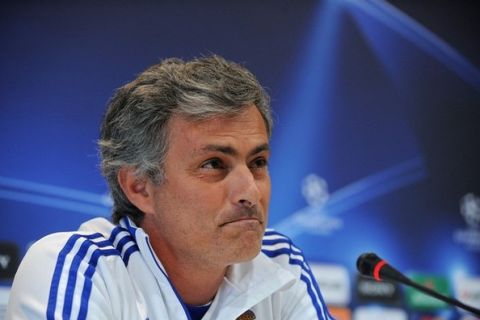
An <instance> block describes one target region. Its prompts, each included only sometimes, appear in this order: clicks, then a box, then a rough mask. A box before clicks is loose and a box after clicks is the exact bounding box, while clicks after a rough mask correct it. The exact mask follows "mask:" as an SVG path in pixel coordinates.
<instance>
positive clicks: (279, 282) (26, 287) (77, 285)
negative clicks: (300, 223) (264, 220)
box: [7, 218, 332, 320]
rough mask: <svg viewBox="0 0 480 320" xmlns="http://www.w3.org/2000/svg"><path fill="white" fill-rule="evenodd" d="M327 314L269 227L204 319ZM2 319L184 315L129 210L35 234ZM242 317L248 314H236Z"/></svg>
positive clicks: (308, 277) (289, 247) (153, 319)
mask: <svg viewBox="0 0 480 320" xmlns="http://www.w3.org/2000/svg"><path fill="white" fill-rule="evenodd" d="M248 310H250V311H251V312H253V313H254V314H255V317H256V319H259V320H261V319H275V320H277V319H295V320H298V319H302V320H306V319H332V318H331V316H330V315H329V314H328V310H327V308H326V306H325V303H324V301H323V298H322V296H321V294H320V291H319V289H318V286H317V283H316V281H315V280H314V277H313V275H312V272H311V271H310V267H309V266H308V264H307V262H306V261H305V259H304V258H303V255H302V253H301V251H300V250H299V249H297V248H296V247H295V246H294V245H293V244H292V242H291V241H290V240H289V239H288V238H286V237H285V236H283V235H280V234H278V233H276V232H275V231H273V230H268V229H267V231H266V233H265V236H264V240H263V245H262V252H261V253H260V254H259V255H258V256H257V257H255V259H253V260H252V261H249V262H245V263H239V264H235V265H232V266H231V267H230V268H229V271H228V272H227V274H226V275H225V278H224V282H223V284H222V285H221V287H220V288H219V291H218V292H217V295H216V296H215V299H214V300H213V302H212V305H211V306H210V308H209V310H208V312H207V313H206V314H205V316H204V317H203V319H222V320H223V319H225V320H229V319H232V320H234V319H237V318H238V317H239V316H241V315H242V314H243V313H245V312H250V311H248ZM7 319H29V320H32V319H95V320H101V319H115V320H120V319H124V320H135V319H141V320H146V319H149V320H157V319H190V316H189V314H188V312H187V311H186V307H185V304H184V303H183V302H182V300H181V299H180V297H179V296H178V294H177V292H176V290H175V288H174V287H173V286H172V283H171V282H170V281H169V278H168V276H167V274H166V273H165V269H164V268H163V266H162V265H161V263H160V261H159V259H158V258H157V257H156V256H155V254H154V253H153V250H152V247H151V245H150V242H149V240H148V236H147V234H146V233H145V232H144V231H143V230H142V229H141V228H137V227H136V226H135V225H134V223H133V222H132V221H131V220H129V219H128V218H124V219H123V220H122V221H121V222H120V224H119V225H113V224H112V223H110V222H109V221H107V220H106V219H103V218H96V219H92V220H90V221H87V222H86V223H84V224H83V225H82V226H81V227H80V229H79V230H78V231H77V232H69V233H55V234H52V235H49V236H47V237H45V238H43V239H41V240H39V241H38V242H36V243H35V244H34V245H33V246H32V247H31V248H30V249H29V251H28V252H27V255H26V256H25V258H24V259H23V261H22V263H21V265H20V267H19V269H18V271H17V274H16V276H15V279H14V282H13V286H12V291H11V294H10V300H9V304H8V306H7ZM243 319H249V318H248V317H245V316H244V317H243Z"/></svg>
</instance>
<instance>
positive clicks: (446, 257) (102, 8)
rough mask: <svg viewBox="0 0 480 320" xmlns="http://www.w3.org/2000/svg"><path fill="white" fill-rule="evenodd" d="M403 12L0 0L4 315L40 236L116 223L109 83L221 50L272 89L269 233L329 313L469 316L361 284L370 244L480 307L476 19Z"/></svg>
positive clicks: (347, 4) (424, 9) (375, 5)
mask: <svg viewBox="0 0 480 320" xmlns="http://www.w3.org/2000/svg"><path fill="white" fill-rule="evenodd" d="M401 3H402V1H398V3H397V4H396V3H395V2H394V3H393V4H392V3H387V2H383V1H374V0H366V1H353V0H351V1H347V0H335V1H334V0H328V1H301V2H300V1H287V0H277V1H257V2H255V1H238V2H234V3H228V4H226V3H224V2H223V1H197V2H195V1H180V2H178V3H177V2H174V1H166V2H153V1H152V2H143V3H134V2H133V1H132V2H129V1H121V2H118V1H116V2H110V1H103V2H99V3H96V2H88V1H86V2H78V3H65V2H60V1H58V2H56V1H46V2H17V1H10V2H2V5H1V10H0V39H1V47H2V49H1V50H0V70H1V73H0V81H1V85H0V108H1V109H0V110H1V116H0V132H1V134H0V146H1V154H2V155H1V158H0V213H1V220H2V223H1V224H0V241H1V242H0V278H1V280H0V304H2V305H3V306H2V308H4V304H5V303H6V300H7V298H8V292H9V287H10V285H11V281H12V278H13V275H14V273H15V269H16V267H17V266H18V262H19V260H20V259H21V258H22V256H23V255H24V254H25V252H26V250H27V249H28V247H29V245H30V244H31V243H32V242H33V241H35V240H37V239H39V238H40V237H42V236H44V235H46V234H48V233H52V232H56V231H64V230H75V229H77V227H78V226H79V224H80V223H81V222H83V221H85V220H87V219H90V218H93V217H97V216H104V217H108V216H109V208H110V205H111V201H110V198H109V196H108V191H107V188H106V185H105V183H104V181H103V179H102V177H101V176H100V174H99V170H98V156H97V151H96V146H95V141H96V139H97V137H98V127H99V123H100V121H101V117H102V114H103V112H104V107H105V105H106V103H107V100H108V98H109V97H110V96H111V94H112V92H113V90H114V89H115V88H116V87H118V86H120V85H121V84H123V83H125V82H127V81H129V80H131V79H132V78H133V77H134V75H135V74H137V73H138V72H140V71H142V70H144V69H145V68H146V67H147V66H149V65H151V64H153V63H155V62H157V61H159V60H160V59H162V58H165V57H171V56H175V57H183V58H186V59H188V58H191V57H195V56H199V55H202V54H210V53H216V54H220V55H223V56H225V57H227V58H229V59H231V60H235V61H238V62H241V63H243V64H244V65H246V66H247V67H248V68H249V69H251V70H252V71H253V72H254V73H255V74H256V75H257V76H258V78H259V79H260V81H261V82H262V83H263V84H264V85H265V86H266V87H267V88H268V91H269V92H270V94H271V96H272V105H273V108H274V110H275V121H276V125H275V128H274V135H273V139H272V146H271V148H272V152H273V156H272V159H271V164H270V173H271V176H272V183H273V187H272V188H273V197H272V203H271V208H270V223H269V224H270V227H274V228H277V229H278V230H279V231H281V232H283V233H285V234H287V235H289V236H290V237H291V238H292V239H293V240H294V241H295V242H296V243H297V244H298V245H299V246H300V247H302V248H303V250H304V251H305V254H306V256H307V258H308V259H309V260H310V261H311V265H312V269H313V270H314V272H315V274H316V276H317V278H318V281H319V283H320V285H321V288H322V290H323V292H324V294H325V298H326V300H327V303H328V304H329V305H330V306H331V309H332V313H334V314H335V315H336V316H337V318H338V319H358V320H363V319H433V318H435V319H469V317H468V316H467V315H466V314H464V313H462V312H460V311H459V310H457V309H454V308H449V307H447V306H445V305H444V304H442V303H438V302H436V301H434V300H431V299H428V298H426V297H425V296H422V295H420V294H418V293H416V292H413V291H409V290H407V289H405V288H401V287H398V286H397V285H394V284H389V283H385V284H378V283H375V282H372V281H368V280H365V279H359V278H358V277H357V275H356V270H355V261H356V258H357V256H358V255H359V254H361V253H362V252H366V251H374V252H377V253H378V254H379V255H381V256H383V257H384V258H386V259H387V260H388V261H389V262H390V263H392V264H394V265H395V266H396V267H397V268H398V269H400V270H401V271H404V272H405V273H407V275H409V276H411V277H413V278H414V279H415V280H417V281H419V282H422V283H425V284H427V285H429V286H432V287H434V288H436V290H439V291H441V292H443V293H446V294H449V295H452V296H455V297H457V298H458V299H460V300H462V301H464V302H466V303H469V304H472V305H476V306H477V307H479V306H480V105H479V104H480V72H479V66H480V63H479V62H480V55H479V53H480V50H478V49H479V45H478V42H479V41H478V31H480V30H478V28H477V29H476V30H472V28H475V27H478V26H479V24H478V23H475V21H478V18H479V15H480V11H478V10H475V9H478V8H475V5H474V4H472V3H473V2H466V1H465V2H461V1H460V2H455V3H454V4H452V3H449V2H445V1H440V2H432V3H431V4H430V5H428V4H426V3H423V4H417V5H416V6H415V4H413V3H412V2H410V3H409V2H406V3H403V8H399V7H396V6H395V5H399V4H401ZM477 7H478V6H477ZM402 9H403V10H405V11H402ZM455 32H456V33H455ZM2 312H4V310H3V311H0V318H1V317H2ZM470 319H471V318H470Z"/></svg>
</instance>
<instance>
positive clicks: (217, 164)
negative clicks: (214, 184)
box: [201, 158, 225, 170]
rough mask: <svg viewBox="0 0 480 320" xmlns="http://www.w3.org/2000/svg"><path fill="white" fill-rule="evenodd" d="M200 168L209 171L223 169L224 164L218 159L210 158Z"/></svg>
mask: <svg viewBox="0 0 480 320" xmlns="http://www.w3.org/2000/svg"><path fill="white" fill-rule="evenodd" d="M201 168H202V169H210V170H215V169H225V164H224V163H223V162H222V160H220V159H219V158H212V159H208V160H207V161H205V162H203V163H202V165H201Z"/></svg>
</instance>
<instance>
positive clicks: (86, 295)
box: [78, 248, 118, 320]
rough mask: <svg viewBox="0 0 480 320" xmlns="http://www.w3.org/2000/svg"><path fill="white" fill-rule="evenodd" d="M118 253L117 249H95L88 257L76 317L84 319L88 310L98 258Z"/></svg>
mask: <svg viewBox="0 0 480 320" xmlns="http://www.w3.org/2000/svg"><path fill="white" fill-rule="evenodd" d="M112 255H118V250H117V249H105V250H102V249H100V248H99V249H96V250H95V251H94V252H93V253H92V256H91V257H90V261H89V262H88V267H87V269H86V270H85V272H84V274H83V275H84V278H85V280H84V282H83V290H82V296H81V300H80V311H79V314H78V319H79V320H80V319H86V318H87V311H88V302H89V299H90V294H91V292H92V277H93V275H94V274H95V270H96V267H97V263H98V259H99V258H100V257H102V256H112Z"/></svg>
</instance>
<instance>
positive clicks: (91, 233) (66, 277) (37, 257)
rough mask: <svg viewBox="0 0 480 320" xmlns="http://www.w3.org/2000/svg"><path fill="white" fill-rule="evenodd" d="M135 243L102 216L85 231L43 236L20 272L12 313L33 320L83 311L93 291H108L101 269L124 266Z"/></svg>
mask: <svg viewBox="0 0 480 320" xmlns="http://www.w3.org/2000/svg"><path fill="white" fill-rule="evenodd" d="M105 221H106V220H105ZM123 238H125V240H124V239H123ZM131 242H133V241H130V238H129V233H128V232H126V231H125V229H122V228H119V227H117V226H114V225H113V224H110V225H108V224H105V223H104V222H101V223H99V221H98V220H97V219H93V220H91V221H88V222H87V223H85V224H84V225H82V227H81V228H80V230H79V231H75V232H60V233H53V234H50V235H48V236H46V237H43V238H42V239H40V240H38V241H37V242H35V243H34V244H33V245H32V246H31V247H30V248H29V250H28V252H27V254H26V255H25V257H24V258H23V260H22V262H21V264H20V266H19V269H18V270H17V273H16V275H15V279H14V282H13V286H12V291H11V295H10V302H9V313H11V314H12V315H17V314H29V315H32V316H31V318H32V319H33V318H36V317H35V316H33V315H43V316H44V315H45V314H47V315H50V316H53V314H57V313H58V312H59V311H58V310H63V312H64V315H65V314H70V315H72V314H77V315H81V311H79V310H84V309H85V308H84V307H83V308H79V306H82V305H84V304H86V303H87V302H86V301H88V299H89V296H90V294H91V292H92V291H95V294H97V293H98V292H101V291H102V292H103V291H105V290H104V288H102V287H103V286H104V285H103V283H104V280H100V279H99V278H98V270H99V269H102V268H103V270H108V269H112V270H118V267H121V268H123V266H124V265H125V264H124V261H123V258H124V257H125V253H126V252H127V249H128V248H127V245H128V244H129V243H131ZM133 245H134V244H133ZM94 276H95V277H94ZM95 279H97V280H95ZM93 287H95V289H94V288H93ZM92 294H93V293H92ZM77 300H78V301H77Z"/></svg>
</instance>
